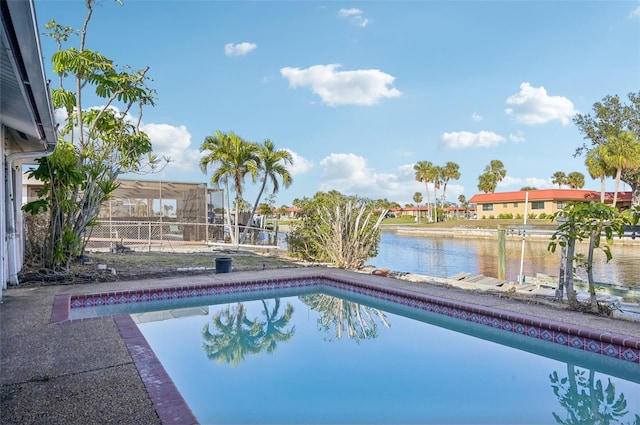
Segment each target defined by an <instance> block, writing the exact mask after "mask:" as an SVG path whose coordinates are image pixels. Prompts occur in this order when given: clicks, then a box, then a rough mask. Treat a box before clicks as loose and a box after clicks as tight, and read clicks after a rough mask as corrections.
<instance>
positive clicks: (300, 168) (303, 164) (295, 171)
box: [284, 149, 313, 176]
mask: <svg viewBox="0 0 640 425" xmlns="http://www.w3.org/2000/svg"><path fill="white" fill-rule="evenodd" d="M284 150H286V151H288V152H289V153H290V154H291V159H292V164H291V165H287V170H289V174H291V176H295V175H300V174H305V173H307V172H308V171H309V170H311V169H312V168H313V162H312V161H309V160H308V159H305V158H303V157H302V156H300V155H298V154H297V153H295V152H294V151H292V150H290V149H284Z"/></svg>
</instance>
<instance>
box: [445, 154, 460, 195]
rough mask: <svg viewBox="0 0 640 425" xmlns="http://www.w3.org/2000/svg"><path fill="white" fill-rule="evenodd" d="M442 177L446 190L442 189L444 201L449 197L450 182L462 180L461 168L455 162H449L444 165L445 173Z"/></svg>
mask: <svg viewBox="0 0 640 425" xmlns="http://www.w3.org/2000/svg"><path fill="white" fill-rule="evenodd" d="M442 177H443V181H444V188H443V189H442V200H443V201H444V200H445V199H446V196H447V183H449V180H458V179H459V178H460V166H459V165H458V164H456V163H455V162H452V161H448V162H447V163H446V164H445V165H444V172H443V175H442Z"/></svg>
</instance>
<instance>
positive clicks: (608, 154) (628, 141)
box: [602, 131, 640, 207]
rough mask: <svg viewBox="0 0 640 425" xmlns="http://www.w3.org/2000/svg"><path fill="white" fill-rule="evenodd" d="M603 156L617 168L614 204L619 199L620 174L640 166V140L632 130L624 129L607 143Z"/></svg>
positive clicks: (611, 165)
mask: <svg viewBox="0 0 640 425" xmlns="http://www.w3.org/2000/svg"><path fill="white" fill-rule="evenodd" d="M603 146H604V149H603V152H602V153H603V154H604V155H603V158H604V160H605V162H606V163H607V164H608V165H609V166H610V167H612V168H615V169H616V177H615V178H616V183H615V188H614V192H613V205H612V206H614V207H615V206H616V201H617V200H618V189H619V187H620V176H621V174H622V171H623V170H629V169H635V168H637V167H638V166H640V141H639V140H638V138H637V137H636V136H635V135H634V134H633V133H632V132H630V131H623V132H621V133H620V134H619V135H618V136H616V137H611V138H609V140H608V141H607V143H605V144H604V145H603Z"/></svg>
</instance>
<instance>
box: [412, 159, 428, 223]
mask: <svg viewBox="0 0 640 425" xmlns="http://www.w3.org/2000/svg"><path fill="white" fill-rule="evenodd" d="M413 170H414V171H415V173H416V174H415V175H416V180H417V181H419V182H423V183H424V188H425V190H426V193H427V216H428V217H430V216H431V214H430V213H431V199H430V197H429V183H430V182H431V180H432V179H433V177H432V176H433V164H432V163H431V162H430V161H419V162H418V163H417V164H415V165H414V166H413Z"/></svg>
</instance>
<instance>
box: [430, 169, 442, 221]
mask: <svg viewBox="0 0 640 425" xmlns="http://www.w3.org/2000/svg"><path fill="white" fill-rule="evenodd" d="M432 171H433V173H432V178H433V203H434V204H435V208H434V209H433V210H434V220H433V221H435V222H436V223H437V222H438V189H440V187H441V186H442V183H443V181H444V168H442V167H441V166H439V165H435V166H434V167H433V169H432ZM442 205H443V206H444V203H443V204H442Z"/></svg>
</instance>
